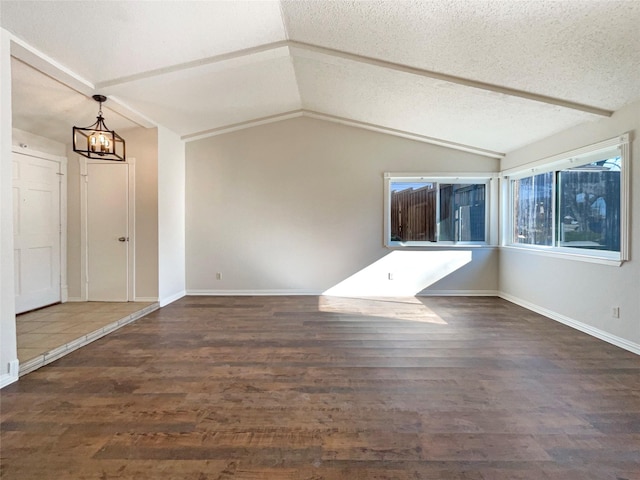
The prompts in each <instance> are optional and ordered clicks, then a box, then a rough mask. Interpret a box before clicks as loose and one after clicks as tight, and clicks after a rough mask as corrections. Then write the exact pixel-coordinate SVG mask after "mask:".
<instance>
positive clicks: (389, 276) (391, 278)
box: [388, 272, 393, 280]
mask: <svg viewBox="0 0 640 480" xmlns="http://www.w3.org/2000/svg"><path fill="white" fill-rule="evenodd" d="M388 278H389V280H393V273H391V272H389V274H388Z"/></svg>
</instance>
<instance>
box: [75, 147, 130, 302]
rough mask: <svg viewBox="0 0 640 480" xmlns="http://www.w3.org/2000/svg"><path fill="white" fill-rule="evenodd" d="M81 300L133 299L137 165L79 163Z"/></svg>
mask: <svg viewBox="0 0 640 480" xmlns="http://www.w3.org/2000/svg"><path fill="white" fill-rule="evenodd" d="M80 172H81V177H82V182H81V189H80V196H81V296H82V299H83V300H84V301H101V302H127V301H133V300H134V298H135V269H134V261H135V258H134V255H135V248H134V247H135V227H134V225H135V205H134V201H135V200H134V199H135V191H134V189H135V161H134V160H133V159H128V161H127V162H114V161H104V160H88V159H85V158H81V159H80Z"/></svg>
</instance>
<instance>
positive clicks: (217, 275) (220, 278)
mask: <svg viewBox="0 0 640 480" xmlns="http://www.w3.org/2000/svg"><path fill="white" fill-rule="evenodd" d="M216 280H222V273H221V272H218V273H216Z"/></svg>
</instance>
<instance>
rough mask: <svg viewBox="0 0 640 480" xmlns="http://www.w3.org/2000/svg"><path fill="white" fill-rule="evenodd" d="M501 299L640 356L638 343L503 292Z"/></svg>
mask: <svg viewBox="0 0 640 480" xmlns="http://www.w3.org/2000/svg"><path fill="white" fill-rule="evenodd" d="M499 297H500V298H503V299H505V300H507V301H509V302H511V303H515V304H516V305H520V306H521V307H524V308H526V309H527V310H531V311H532V312H536V313H539V314H540V315H544V316H545V317H547V318H550V319H551V320H555V321H557V322H560V323H563V324H564V325H567V326H569V327H571V328H575V329H576V330H580V331H581V332H584V333H586V334H587V335H591V336H592V337H596V338H599V339H600V340H603V341H605V342H607V343H611V344H612V345H615V346H616V347H620V348H623V349H625V350H628V351H630V352H632V353H635V354H636V355H640V345H639V344H637V343H634V342H630V341H629V340H626V339H624V338H621V337H618V336H617V335H612V334H611V333H609V332H605V331H604V330H600V329H599V328H595V327H592V326H591V325H587V324H586V323H583V322H580V321H578V320H575V319H573V318H570V317H567V316H565V315H561V314H559V313H556V312H554V311H552V310H549V309H547V308H544V307H540V306H538V305H536V304H533V303H531V302H528V301H526V300H522V299H521V298H517V297H514V296H512V295H509V294H506V293H503V292H501V293H500V295H499Z"/></svg>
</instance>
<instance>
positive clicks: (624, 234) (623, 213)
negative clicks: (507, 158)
mask: <svg viewBox="0 0 640 480" xmlns="http://www.w3.org/2000/svg"><path fill="white" fill-rule="evenodd" d="M614 150H617V152H616V153H617V154H618V155H619V156H620V159H621V161H620V251H619V252H614V251H607V250H595V249H593V250H592V249H586V248H578V247H569V246H560V245H559V244H560V240H559V238H558V235H557V229H558V218H557V217H558V213H557V202H558V185H557V181H558V173H559V172H560V171H562V170H565V169H568V168H572V167H577V166H580V165H585V164H588V163H591V162H595V161H598V160H604V159H605V157H607V156H608V155H610V154H611V153H613V151H614ZM630 167H631V159H630V145H629V133H625V134H623V135H620V136H617V137H614V138H611V139H608V140H604V141H602V142H598V143H595V144H592V145H588V146H586V147H582V148H579V149H576V150H571V151H569V152H565V153H562V154H559V155H555V156H552V157H548V158H545V159H541V160H537V161H535V162H531V163H528V164H526V165H522V166H520V167H515V168H512V169H508V170H505V171H503V172H501V183H502V185H501V187H502V188H501V190H502V198H503V199H504V202H503V205H502V212H503V215H502V217H503V218H502V220H503V223H502V224H503V229H502V231H501V237H502V240H501V246H502V247H504V248H508V249H517V250H520V251H526V252H530V253H535V254H541V255H548V256H556V257H562V258H567V259H574V260H581V261H586V262H592V263H601V264H607V265H617V266H619V265H621V264H622V263H623V262H625V261H627V260H629V218H630V207H631V205H630V186H629V184H630V170H629V169H630ZM548 172H552V173H553V193H552V195H553V197H552V209H551V212H552V238H553V244H552V245H532V244H523V243H517V242H515V241H514V240H515V239H514V238H513V232H514V225H515V204H514V181H516V180H520V179H522V178H527V177H532V176H535V175H539V174H543V173H548ZM505 202H506V203H505Z"/></svg>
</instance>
